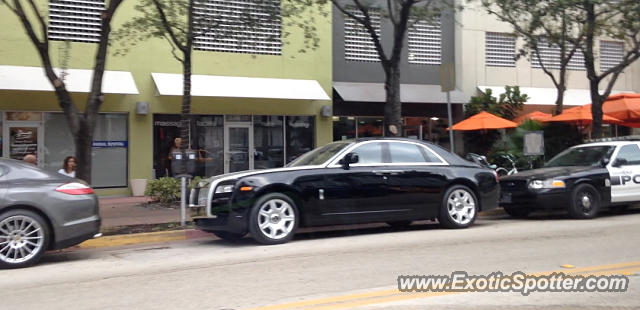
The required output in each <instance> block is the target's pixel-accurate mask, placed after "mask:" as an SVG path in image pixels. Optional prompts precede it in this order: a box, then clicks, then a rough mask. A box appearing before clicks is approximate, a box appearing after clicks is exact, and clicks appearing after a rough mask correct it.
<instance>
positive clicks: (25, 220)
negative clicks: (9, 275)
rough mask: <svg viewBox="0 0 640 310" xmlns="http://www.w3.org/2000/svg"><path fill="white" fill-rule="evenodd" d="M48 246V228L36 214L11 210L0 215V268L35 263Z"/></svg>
mask: <svg viewBox="0 0 640 310" xmlns="http://www.w3.org/2000/svg"><path fill="white" fill-rule="evenodd" d="M48 244H49V226H48V225H47V223H46V221H45V220H44V219H43V218H42V217H41V216H39V215H38V214H36V213H34V212H31V211H28V210H11V211H8V212H6V213H3V214H0V267H2V268H22V267H28V266H31V265H33V264H35V263H37V262H38V261H39V260H40V258H41V257H42V255H43V254H44V252H45V251H46V250H47V246H48Z"/></svg>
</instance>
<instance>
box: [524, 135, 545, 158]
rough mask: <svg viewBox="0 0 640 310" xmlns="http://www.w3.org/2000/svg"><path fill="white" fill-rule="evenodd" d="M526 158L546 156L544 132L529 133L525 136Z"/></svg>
mask: <svg viewBox="0 0 640 310" xmlns="http://www.w3.org/2000/svg"><path fill="white" fill-rule="evenodd" d="M522 152H523V154H524V155H525V156H538V155H544V133H543V132H542V131H529V132H526V133H525V134H524V150H522Z"/></svg>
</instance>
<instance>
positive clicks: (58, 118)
mask: <svg viewBox="0 0 640 310" xmlns="http://www.w3.org/2000/svg"><path fill="white" fill-rule="evenodd" d="M44 118H45V121H44V149H45V150H44V162H43V165H44V169H47V170H49V171H58V170H59V169H60V168H62V162H63V161H64V158H65V157H67V156H74V155H75V144H74V142H73V138H72V136H71V132H70V131H69V127H68V125H67V119H66V118H65V116H64V114H62V113H45V115H44ZM127 132H128V126H127V115H126V114H115V113H101V114H99V115H98V120H97V122H96V129H95V132H94V137H93V152H92V153H93V158H92V165H91V181H92V183H91V185H92V186H93V187H97V188H100V187H102V188H104V187H126V186H127V183H128V182H127V173H128V171H127V170H128V169H127V161H128V147H129V145H128V138H127Z"/></svg>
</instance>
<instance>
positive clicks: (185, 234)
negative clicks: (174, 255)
mask: <svg viewBox="0 0 640 310" xmlns="http://www.w3.org/2000/svg"><path fill="white" fill-rule="evenodd" d="M209 236H210V234H209V233H206V232H203V231H201V230H197V229H184V230H170V231H158V232H150V233H139V234H127V235H111V236H105V237H100V238H97V239H89V240H87V241H85V242H83V243H80V244H78V245H77V246H76V247H77V248H80V249H95V248H106V247H120V246H126V245H133V244H144V243H161V242H169V241H176V240H187V239H196V238H203V237H209Z"/></svg>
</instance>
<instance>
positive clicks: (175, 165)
mask: <svg viewBox="0 0 640 310" xmlns="http://www.w3.org/2000/svg"><path fill="white" fill-rule="evenodd" d="M184 157H185V156H184V154H183V153H182V151H181V150H176V151H173V152H171V158H172V159H171V171H172V172H173V175H179V174H185V173H186V172H187V171H186V169H185V166H186V165H185V164H184V162H185V158H184Z"/></svg>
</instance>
